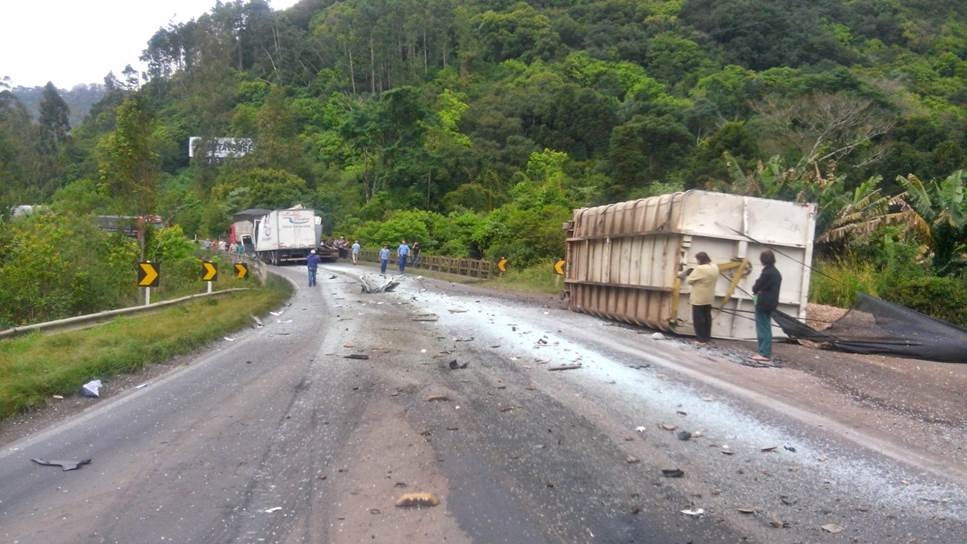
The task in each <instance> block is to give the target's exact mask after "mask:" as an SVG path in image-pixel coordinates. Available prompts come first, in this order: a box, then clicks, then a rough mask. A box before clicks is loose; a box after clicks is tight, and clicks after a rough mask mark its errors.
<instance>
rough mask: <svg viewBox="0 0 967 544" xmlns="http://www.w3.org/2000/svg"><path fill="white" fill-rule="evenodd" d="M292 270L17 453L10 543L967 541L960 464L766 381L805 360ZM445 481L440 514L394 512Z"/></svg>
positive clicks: (11, 451)
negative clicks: (212, 333)
mask: <svg viewBox="0 0 967 544" xmlns="http://www.w3.org/2000/svg"><path fill="white" fill-rule="evenodd" d="M277 270H278V271H279V272H280V273H282V274H284V275H285V276H287V277H289V278H290V279H291V280H292V281H293V282H294V283H296V284H297V285H298V286H299V289H298V290H297V291H296V293H295V296H294V298H293V299H292V300H291V302H290V303H289V304H288V305H287V306H286V307H285V308H283V309H281V310H282V311H281V313H280V315H271V316H266V318H265V319H264V320H263V321H264V323H265V326H264V327H262V328H259V329H252V330H247V331H243V332H241V333H239V334H237V335H233V337H232V338H231V341H230V340H227V339H226V340H225V341H223V342H220V343H218V345H216V346H214V347H213V348H212V349H211V350H208V351H206V352H205V353H203V354H200V355H199V356H198V357H197V358H195V359H194V360H192V361H191V362H190V364H188V365H187V366H185V367H182V368H179V369H178V370H176V371H174V372H172V373H170V374H168V375H166V376H164V377H163V378H160V379H157V380H154V381H152V382H149V384H148V385H147V386H146V387H143V388H141V389H136V390H132V391H130V392H127V393H125V394H122V395H118V396H117V397H114V398H111V399H106V400H105V401H104V402H103V403H101V404H98V405H97V406H95V407H93V408H91V409H89V410H87V411H85V412H84V413H82V414H79V415H78V416H76V417H74V418H72V419H70V420H68V421H66V422H64V423H62V424H58V425H56V426H54V427H52V428H50V429H47V430H45V431H42V432H39V433H37V434H35V435H33V436H29V437H26V438H24V439H22V440H20V441H18V442H15V443H13V444H10V445H8V446H6V447H5V448H4V450H3V451H2V452H0V541H3V542H17V543H35V542H36V543H60V542H64V543H68V542H205V543H222V542H225V543H235V542H279V543H310V542H311V543H358V542H364V541H365V542H407V541H420V542H429V541H446V542H457V543H460V542H486V543H491V542H494V543H496V542H507V543H544V542H547V543H557V542H567V543H579V542H588V543H592V542H608V543H612V542H613V543H625V542H639V543H650V542H654V543H676V542H681V543H685V542H695V543H698V542H709V543H717V542H722V543H734V542H740V541H743V540H744V541H748V542H770V543H783V542H789V543H794V542H826V541H828V542H883V543H889V542H897V543H899V542H910V541H916V542H921V543H925V542H936V543H954V542H962V541H963V539H962V537H963V535H964V534H967V514H965V512H967V487H965V484H964V480H963V478H962V470H963V466H962V465H960V464H959V463H958V462H949V463H946V464H945V462H944V461H943V459H938V458H937V456H936V455H922V454H920V453H918V452H917V450H916V448H915V447H910V446H908V445H904V444H903V443H902V442H897V441H893V440H891V439H890V437H889V436H881V435H879V434H877V433H875V432H874V431H872V430H864V429H858V428H856V427H855V426H852V425H850V424H849V422H848V421H843V419H842V418H839V417H834V416H830V415H829V414H826V413H824V412H823V411H821V410H819V409H818V408H817V407H816V406H812V405H810V404H809V403H808V402H798V401H797V400H796V399H795V398H794V397H795V396H794V395H792V396H790V397H789V398H785V399H783V398H777V397H778V396H779V395H778V394H776V393H775V392H774V390H768V389H766V390H764V389H760V388H751V387H749V386H748V385H747V384H750V383H756V382H755V380H759V379H762V376H765V374H763V373H775V374H774V375H775V376H781V374H780V373H781V372H783V371H782V369H750V368H748V367H744V366H741V365H736V364H733V363H732V362H730V361H729V359H728V357H722V356H721V354H719V353H716V352H715V351H714V350H696V349H695V348H693V347H692V346H690V345H688V344H687V343H683V342H680V341H673V340H662V339H653V338H651V337H650V336H649V335H645V334H639V332H640V331H637V330H635V329H631V328H625V327H619V326H613V324H610V323H607V322H604V321H601V320H598V319H595V318H592V317H589V316H585V315H579V314H573V313H570V312H566V311H563V310H561V309H559V308H555V307H541V306H535V305H533V304H529V303H526V302H517V301H513V300H506V299H502V298H498V297H491V296H487V295H485V294H481V293H479V292H468V291H467V290H465V289H461V288H459V287H457V286H451V285H448V284H447V283H446V282H437V281H430V280H424V279H422V278H420V277H419V276H416V275H409V276H405V277H403V278H401V279H400V286H399V287H398V288H397V290H396V291H394V292H392V293H381V294H362V293H360V289H359V282H358V279H357V277H358V276H359V275H360V274H364V273H372V270H371V269H369V268H367V267H352V266H346V265H329V266H324V267H323V268H322V269H321V271H320V280H319V286H318V287H315V288H309V287H306V286H305V285H304V282H305V280H304V277H303V276H304V270H303V269H302V268H301V267H286V268H280V269H277ZM347 356H350V357H356V358H349V357H347ZM451 363H452V364H451ZM562 365H570V366H577V365H580V367H579V368H574V369H570V370H559V371H556V370H551V369H553V368H557V367H561V366H562ZM451 366H455V367H456V368H451ZM745 377H747V379H748V381H746V382H745V384H746V385H744V384H743V381H744V380H745ZM682 431H687V432H688V433H690V434H691V437H690V439H689V440H681V439H679V433H680V432H682ZM960 432H961V433H963V432H964V431H963V430H961V431H960ZM682 437H684V435H683V436H682ZM763 450H765V451H763ZM31 458H43V459H71V458H74V459H80V458H91V459H92V462H91V464H89V465H85V466H83V467H81V468H80V469H79V470H74V471H69V472H65V471H62V470H60V468H58V467H45V466H40V465H37V464H34V463H32V462H31V461H30V459H31ZM945 467H948V468H949V470H948V471H945ZM672 470H678V471H681V477H668V476H667V474H672V473H671V472H665V473H663V471H672ZM421 492H425V493H432V494H433V495H434V496H435V497H437V498H438V499H439V500H440V504H439V505H438V506H432V507H423V508H400V507H397V506H395V503H396V501H397V499H399V498H400V497H401V496H403V495H404V494H405V493H421ZM958 539H960V540H958Z"/></svg>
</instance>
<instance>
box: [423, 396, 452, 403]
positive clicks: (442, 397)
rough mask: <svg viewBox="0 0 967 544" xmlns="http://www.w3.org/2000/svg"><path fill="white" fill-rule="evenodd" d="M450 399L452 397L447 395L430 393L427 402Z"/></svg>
mask: <svg viewBox="0 0 967 544" xmlns="http://www.w3.org/2000/svg"><path fill="white" fill-rule="evenodd" d="M447 400H450V397H448V396H446V395H430V396H428V397H427V398H426V401H427V402H440V401H447Z"/></svg>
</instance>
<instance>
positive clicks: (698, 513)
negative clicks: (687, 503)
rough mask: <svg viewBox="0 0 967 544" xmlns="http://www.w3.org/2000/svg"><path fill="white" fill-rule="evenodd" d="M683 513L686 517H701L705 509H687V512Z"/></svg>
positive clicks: (683, 511)
mask: <svg viewBox="0 0 967 544" xmlns="http://www.w3.org/2000/svg"><path fill="white" fill-rule="evenodd" d="M682 513H683V514H685V515H686V516H701V515H702V514H704V513H705V509H704V508H686V509H685V510H682Z"/></svg>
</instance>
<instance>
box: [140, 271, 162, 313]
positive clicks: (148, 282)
mask: <svg viewBox="0 0 967 544" xmlns="http://www.w3.org/2000/svg"><path fill="white" fill-rule="evenodd" d="M160 280H161V265H160V264H159V263H153V262H151V261H141V262H139V263H138V287H144V305H145V306H148V305H150V304H151V288H152V287H157V286H158V283H159V282H160Z"/></svg>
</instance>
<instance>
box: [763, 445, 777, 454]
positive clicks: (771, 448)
mask: <svg viewBox="0 0 967 544" xmlns="http://www.w3.org/2000/svg"><path fill="white" fill-rule="evenodd" d="M778 447H779V446H766V447H764V448H760V449H759V451H761V452H762V453H771V452H774V451H776V448H778Z"/></svg>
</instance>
